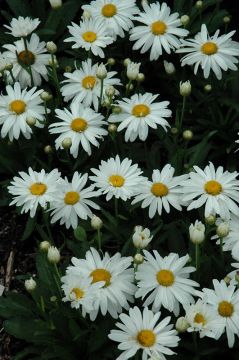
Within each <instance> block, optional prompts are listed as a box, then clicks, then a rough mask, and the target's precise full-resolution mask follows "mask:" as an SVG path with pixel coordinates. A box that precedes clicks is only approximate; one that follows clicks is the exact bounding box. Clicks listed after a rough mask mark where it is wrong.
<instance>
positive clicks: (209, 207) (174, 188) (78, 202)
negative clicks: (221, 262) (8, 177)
mask: <svg viewBox="0 0 239 360" xmlns="http://www.w3.org/2000/svg"><path fill="white" fill-rule="evenodd" d="M174 171H175V170H174V168H173V167H172V166H171V165H170V164H166V165H165V166H164V167H163V168H162V170H161V171H160V170H159V169H155V170H153V174H152V180H149V179H147V178H146V177H144V176H143V175H142V173H143V171H142V170H141V169H140V168H139V166H138V164H132V160H130V159H128V158H125V159H123V160H121V159H120V157H119V156H118V155H117V156H116V157H115V158H110V159H108V160H107V161H105V160H102V161H101V164H100V165H99V168H98V169H96V168H92V169H91V173H93V175H90V176H89V179H90V180H91V185H90V186H87V181H88V174H79V173H78V172H75V173H74V175H73V177H72V180H71V181H69V180H68V179H67V178H65V179H63V178H61V176H60V175H61V174H60V173H59V171H58V170H57V169H54V170H52V171H51V172H50V173H45V171H44V170H41V171H40V172H36V171H34V170H32V169H31V168H29V170H28V173H26V172H19V175H20V176H15V177H14V178H13V181H12V182H11V185H10V186H9V187H8V191H9V193H10V194H12V195H13V201H12V202H11V205H12V204H16V205H17V206H20V207H21V208H22V209H21V211H22V212H23V213H24V212H30V216H31V217H34V216H35V214H36V210H37V208H38V207H39V206H40V207H42V208H43V209H45V210H47V211H50V212H51V216H52V219H51V221H52V223H54V222H56V221H58V220H60V223H61V224H65V225H66V227H67V228H69V227H70V226H72V227H73V228H76V227H77V226H78V223H79V220H80V219H87V218H88V217H90V218H91V217H92V216H93V214H92V210H91V209H94V210H99V206H98V205H97V204H96V203H95V202H94V201H92V200H91V198H98V197H99V196H102V195H103V196H104V195H105V197H106V201H109V200H111V199H112V198H115V199H121V200H123V201H127V200H130V199H131V198H133V200H132V204H135V203H140V204H141V207H142V208H148V214H149V217H150V218H153V217H155V216H161V214H162V211H163V209H164V210H165V211H166V212H167V213H169V212H170V206H172V207H174V208H175V209H177V210H182V206H187V210H191V209H197V208H200V207H202V206H203V205H205V209H204V214H205V217H208V216H210V215H213V216H215V215H218V216H220V217H221V218H222V219H223V220H227V221H231V222H232V223H233V221H234V223H236V221H237V220H235V219H237V218H238V217H239V207H238V203H239V180H238V179H237V177H238V173H237V172H236V171H235V172H229V171H223V168H222V167H221V166H220V167H218V168H217V169H215V167H214V165H213V164H212V163H209V165H207V166H206V167H205V169H204V170H202V169H200V168H199V167H198V166H194V170H193V171H191V172H190V173H189V174H185V175H180V176H174ZM86 186H87V187H86ZM228 247H229V248H230V249H231V248H232V247H233V241H232V243H230V245H228V244H227V249H228ZM236 251H238V247H237V248H236ZM238 252H239V251H238Z"/></svg>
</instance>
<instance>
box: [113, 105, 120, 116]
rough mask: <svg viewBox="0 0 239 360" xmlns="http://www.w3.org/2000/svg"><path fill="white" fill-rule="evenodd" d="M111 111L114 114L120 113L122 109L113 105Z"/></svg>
mask: <svg viewBox="0 0 239 360" xmlns="http://www.w3.org/2000/svg"><path fill="white" fill-rule="evenodd" d="M112 111H113V113H114V114H120V113H121V111H122V109H121V107H120V106H114V107H113V109H112Z"/></svg>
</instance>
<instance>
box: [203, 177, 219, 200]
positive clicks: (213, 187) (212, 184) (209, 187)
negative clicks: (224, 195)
mask: <svg viewBox="0 0 239 360" xmlns="http://www.w3.org/2000/svg"><path fill="white" fill-rule="evenodd" d="M204 189H205V191H206V192H207V193H208V194H209V195H213V196H215V195H219V194H220V193H221V192H222V185H221V184H220V183H219V182H218V181H216V180H210V181H207V182H206V184H205V185H204Z"/></svg>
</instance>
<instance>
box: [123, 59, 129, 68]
mask: <svg viewBox="0 0 239 360" xmlns="http://www.w3.org/2000/svg"><path fill="white" fill-rule="evenodd" d="M130 62H131V60H130V59H129V58H126V59H124V62H123V64H124V66H125V67H127V66H128V64H129V63H130Z"/></svg>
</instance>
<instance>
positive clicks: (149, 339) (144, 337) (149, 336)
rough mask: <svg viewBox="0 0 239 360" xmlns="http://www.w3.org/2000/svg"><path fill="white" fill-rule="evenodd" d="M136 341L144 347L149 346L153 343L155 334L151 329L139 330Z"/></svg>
mask: <svg viewBox="0 0 239 360" xmlns="http://www.w3.org/2000/svg"><path fill="white" fill-rule="evenodd" d="M137 341H138V342H139V343H140V345H142V346H144V347H151V346H153V345H154V344H155V341H156V335H155V334H154V332H153V331H152V330H141V331H140V332H139V333H138V335H137Z"/></svg>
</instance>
